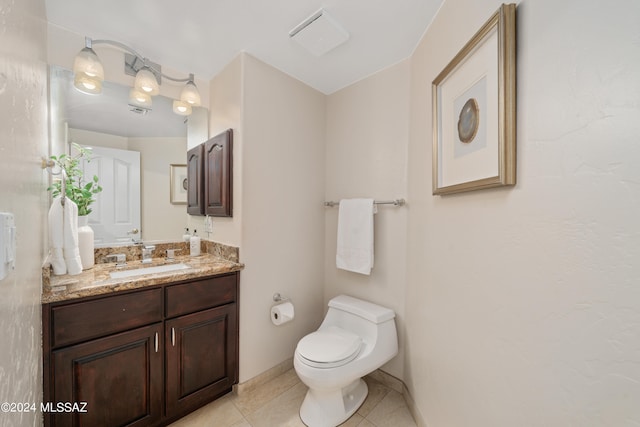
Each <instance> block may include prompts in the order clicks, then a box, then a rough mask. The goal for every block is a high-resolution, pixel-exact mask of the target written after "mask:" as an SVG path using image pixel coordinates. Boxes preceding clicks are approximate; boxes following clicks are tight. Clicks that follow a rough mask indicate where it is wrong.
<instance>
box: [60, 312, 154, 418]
mask: <svg viewBox="0 0 640 427" xmlns="http://www.w3.org/2000/svg"><path fill="white" fill-rule="evenodd" d="M161 338H162V324H161V323H158V324H154V325H150V326H145V327H142V328H138V329H134V330H131V331H128V332H123V333H120V334H116V335H111V336H108V337H106V338H100V339H96V340H93V341H88V342H86V343H83V344H77V345H73V346H71V347H66V348H63V349H60V350H56V351H54V352H53V372H55V375H54V379H53V381H54V386H53V387H54V391H53V398H52V402H53V404H54V405H56V404H60V403H63V404H65V403H67V402H69V403H74V402H77V403H80V402H86V407H85V409H86V412H57V413H55V414H54V415H53V423H52V424H53V425H54V426H57V427H67V426H74V427H75V426H87V427H96V426H109V427H114V426H136V427H138V426H147V425H151V424H153V423H154V422H157V421H158V420H159V419H160V417H161V416H162V385H163V382H162V368H163V359H162V356H163V352H162V342H161V341H160V340H161Z"/></svg>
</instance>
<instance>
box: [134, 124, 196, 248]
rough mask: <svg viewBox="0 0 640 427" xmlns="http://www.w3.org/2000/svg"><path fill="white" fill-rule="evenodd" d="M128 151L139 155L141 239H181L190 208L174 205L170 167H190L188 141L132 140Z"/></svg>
mask: <svg viewBox="0 0 640 427" xmlns="http://www.w3.org/2000/svg"><path fill="white" fill-rule="evenodd" d="M129 150H133V151H138V152H140V169H141V170H142V177H141V182H140V185H141V194H140V198H141V203H140V208H141V209H142V212H141V216H142V218H141V220H142V237H143V238H144V240H145V241H148V240H151V241H157V240H180V239H181V238H182V235H183V234H184V228H185V227H186V225H187V215H186V210H187V207H186V205H173V204H171V200H170V193H171V190H170V189H171V187H170V185H169V183H170V182H171V178H170V177H171V172H170V165H172V164H178V165H185V164H187V154H186V152H187V141H186V138H179V137H176V138H160V137H157V138H129ZM200 236H203V234H200ZM181 255H186V254H181Z"/></svg>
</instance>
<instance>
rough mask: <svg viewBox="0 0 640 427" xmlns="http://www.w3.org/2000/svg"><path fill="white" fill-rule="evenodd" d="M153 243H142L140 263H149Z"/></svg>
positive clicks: (153, 248)
mask: <svg viewBox="0 0 640 427" xmlns="http://www.w3.org/2000/svg"><path fill="white" fill-rule="evenodd" d="M155 248H156V247H155V246H154V245H144V246H143V247H142V263H143V264H151V258H152V257H153V251H154V250H155Z"/></svg>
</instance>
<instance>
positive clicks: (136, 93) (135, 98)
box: [129, 88, 153, 108]
mask: <svg viewBox="0 0 640 427" xmlns="http://www.w3.org/2000/svg"><path fill="white" fill-rule="evenodd" d="M129 105H133V106H134V107H142V108H151V106H152V105H153V101H152V100H151V95H149V94H148V93H144V92H142V91H140V90H138V89H136V88H132V89H131V90H130V91H129Z"/></svg>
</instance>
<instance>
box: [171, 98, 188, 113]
mask: <svg viewBox="0 0 640 427" xmlns="http://www.w3.org/2000/svg"><path fill="white" fill-rule="evenodd" d="M173 112H174V113H176V114H179V115H181V116H188V115H189V114H191V112H192V109H191V105H189V103H188V102H184V101H179V100H177V99H175V100H174V101H173Z"/></svg>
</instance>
